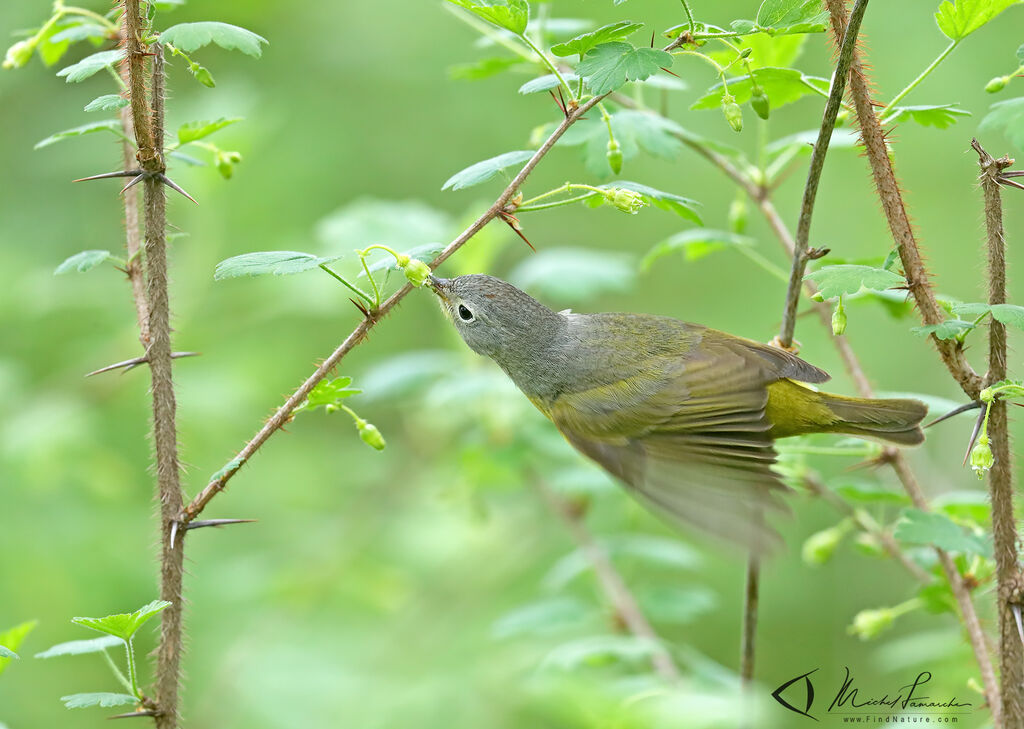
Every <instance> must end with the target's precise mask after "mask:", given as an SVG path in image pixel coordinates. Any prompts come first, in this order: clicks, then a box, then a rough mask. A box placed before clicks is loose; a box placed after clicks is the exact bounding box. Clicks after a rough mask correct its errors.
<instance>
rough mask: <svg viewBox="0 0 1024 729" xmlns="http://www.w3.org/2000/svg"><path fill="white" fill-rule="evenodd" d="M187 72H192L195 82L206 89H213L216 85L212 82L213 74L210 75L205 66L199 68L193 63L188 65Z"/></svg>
mask: <svg viewBox="0 0 1024 729" xmlns="http://www.w3.org/2000/svg"><path fill="white" fill-rule="evenodd" d="M188 70H189V71H191V72H192V75H193V76H195V77H196V81H198V82H199V83H201V84H202V85H203V86H206V87H207V88H211V89H212V88H213V87H214V86H216V85H217V83H216V82H215V81H214V80H213V74H212V73H210V72H209V71H208V70H207V69H206V67H205V66H201V65H199V64H198V63H196V62H195V61H193V62H192V63H190V64H189V65H188Z"/></svg>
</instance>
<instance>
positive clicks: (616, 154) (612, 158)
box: [605, 139, 622, 175]
mask: <svg viewBox="0 0 1024 729" xmlns="http://www.w3.org/2000/svg"><path fill="white" fill-rule="evenodd" d="M605 156H606V157H607V158H608V166H609V167H611V170H612V172H613V173H614V174H616V175H617V174H619V173H620V172H622V148H621V147H620V146H619V143H618V142H616V141H615V140H614V139H609V140H608V153H607V154H606V155H605Z"/></svg>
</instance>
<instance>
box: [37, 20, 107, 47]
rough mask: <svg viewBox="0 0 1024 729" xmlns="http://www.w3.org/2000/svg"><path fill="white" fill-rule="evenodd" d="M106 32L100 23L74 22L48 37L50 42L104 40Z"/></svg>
mask: <svg viewBox="0 0 1024 729" xmlns="http://www.w3.org/2000/svg"><path fill="white" fill-rule="evenodd" d="M108 32H109V31H107V29H106V28H104V27H103V26H102V25H96V24H95V23H76V24H74V25H69V26H65V27H64V28H62V29H61V30H60V32H59V33H55V34H54V35H53V37H52V38H50V42H51V43H59V42H61V41H68V42H69V43H77V42H78V41H83V40H96V41H102V40H106V38H107V33H108Z"/></svg>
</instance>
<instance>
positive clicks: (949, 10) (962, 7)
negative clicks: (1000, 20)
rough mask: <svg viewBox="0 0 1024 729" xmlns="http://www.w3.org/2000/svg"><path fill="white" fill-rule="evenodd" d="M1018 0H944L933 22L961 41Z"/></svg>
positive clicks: (955, 39) (951, 38)
mask: <svg viewBox="0 0 1024 729" xmlns="http://www.w3.org/2000/svg"><path fill="white" fill-rule="evenodd" d="M1018 2H1020V0H955V1H954V0H946V1H945V2H944V3H942V5H940V6H939V9H938V12H936V13H935V22H936V23H938V24H939V30H941V31H942V32H943V33H944V34H945V35H946V37H947V38H949V39H950V40H954V41H961V40H963V39H964V38H966V37H967V36H969V35H970V34H971V33H973V32H974V31H976V30H977V29H978V28H980V27H981V26H983V25H985V23H987V22H989V21H990V20H992V19H993V18H994V17H996V16H997V15H999V13H1001V12H1003V11H1004V10H1006V9H1007V8H1008V7H1010V6H1011V5H1016V4H1017V3H1018Z"/></svg>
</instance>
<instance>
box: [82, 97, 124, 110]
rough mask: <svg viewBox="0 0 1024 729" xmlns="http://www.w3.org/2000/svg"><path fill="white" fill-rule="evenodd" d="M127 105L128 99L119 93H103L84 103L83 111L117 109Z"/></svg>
mask: <svg viewBox="0 0 1024 729" xmlns="http://www.w3.org/2000/svg"><path fill="white" fill-rule="evenodd" d="M126 106H128V99H126V98H124V97H123V96H121V95H120V94H103V96H97V97H96V98H95V99H93V100H92V101H90V102H89V103H88V104H86V105H85V111H117V110H118V109H123V108H124V107H126Z"/></svg>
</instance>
